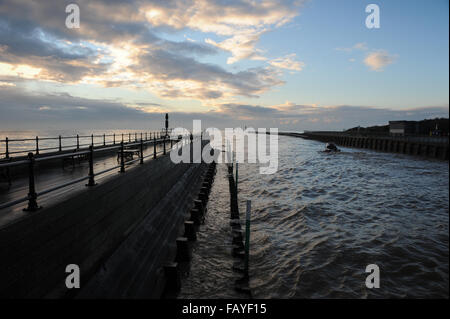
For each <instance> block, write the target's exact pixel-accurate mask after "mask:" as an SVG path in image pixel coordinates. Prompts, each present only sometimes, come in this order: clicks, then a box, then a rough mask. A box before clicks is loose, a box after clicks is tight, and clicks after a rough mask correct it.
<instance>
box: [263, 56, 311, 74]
mask: <svg viewBox="0 0 450 319" xmlns="http://www.w3.org/2000/svg"><path fill="white" fill-rule="evenodd" d="M295 59H296V54H295V53H293V54H289V55H286V56H285V57H283V58H278V59H274V60H271V61H270V62H269V64H270V65H272V66H274V67H277V68H281V69H287V70H291V71H301V70H302V69H303V67H304V66H305V63H303V62H301V61H296V60H295Z"/></svg>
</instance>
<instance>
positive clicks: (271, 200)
mask: <svg viewBox="0 0 450 319" xmlns="http://www.w3.org/2000/svg"><path fill="white" fill-rule="evenodd" d="M323 147H324V145H323V143H319V142H315V141H308V140H303V139H300V138H291V137H283V136H280V139H279V169H278V172H277V173H276V174H274V175H260V174H259V171H258V166H257V165H255V164H240V166H239V176H240V177H239V179H240V183H239V202H240V210H241V216H243V213H244V211H245V200H246V199H251V200H252V226H251V256H250V276H251V281H250V285H251V287H252V293H253V296H254V297H256V298H373V297H375V298H383V297H384V298H403V297H418V298H431V297H446V298H448V293H449V277H448V272H449V267H448V260H449V253H448V252H449V228H448V224H449V215H448V214H449V182H448V178H449V166H448V162H440V161H432V160H425V159H419V158H413V157H408V156H403V155H396V154H389V153H378V152H374V151H369V150H358V149H347V148H342V150H343V151H342V152H341V153H337V154H327V153H321V152H319V151H320V150H321V149H323ZM218 170H219V172H218V176H217V177H216V185H215V186H214V188H213V190H212V195H211V200H210V202H209V204H208V205H209V212H208V216H207V219H206V224H205V225H204V226H203V228H202V229H201V232H200V233H199V240H198V242H197V243H196V244H195V247H194V251H193V261H192V267H191V274H190V275H189V277H188V278H185V279H184V280H183V284H184V286H183V288H182V291H181V294H180V298H185V297H210V298H222V297H241V296H240V295H238V294H237V293H235V292H234V291H233V287H232V282H233V280H234V279H236V278H237V276H236V275H235V274H234V273H233V272H232V271H231V270H230V268H231V265H232V257H231V252H230V250H229V249H230V248H229V246H227V244H229V243H230V241H231V235H230V234H229V232H230V227H229V206H228V200H229V194H228V189H227V187H228V181H227V180H226V178H225V168H224V167H223V165H222V167H221V166H219V168H218ZM368 264H377V265H378V266H379V268H380V272H381V276H380V278H381V279H380V286H381V287H380V288H379V289H367V288H366V286H365V279H366V276H367V275H368V274H367V273H365V268H366V266H367V265H368Z"/></svg>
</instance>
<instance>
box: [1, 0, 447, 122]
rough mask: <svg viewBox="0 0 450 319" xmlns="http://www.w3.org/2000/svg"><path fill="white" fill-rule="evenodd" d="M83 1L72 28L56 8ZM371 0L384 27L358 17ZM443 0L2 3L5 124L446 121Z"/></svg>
mask: <svg viewBox="0 0 450 319" xmlns="http://www.w3.org/2000/svg"><path fill="white" fill-rule="evenodd" d="M70 3H76V4H77V5H78V6H79V8H80V28H79V29H69V28H67V27H66V26H65V20H66V17H67V15H68V14H67V13H66V12H65V8H66V6H67V5H68V4H70ZM369 3H376V4H378V5H379V7H380V17H381V20H380V21H381V27H380V28H379V29H368V28H366V25H365V19H366V17H367V15H368V14H367V13H366V12H365V8H366V6H367V5H368V4H369ZM448 12H449V2H448V1H447V0H434V1H401V0H389V1H377V2H370V1H363V0H343V1H335V0H287V1H284V0H273V1H270V0H260V1H257V0H253V1H252V0H229V1H224V0H208V1H207V0H167V1H163V0H155V1H151V0H148V1H146V0H129V1H117V0H113V1H112V0H94V1H87V0H78V1H76V2H75V1H56V0H55V1H49V0H42V1H29V0H2V1H0V125H1V127H2V129H23V130H25V129H35V128H55V129H60V128H64V127H73V128H83V127H84V128H92V126H94V125H95V127H96V128H107V129H108V128H109V129H116V128H117V129H118V128H124V129H125V128H142V129H146V128H149V127H150V128H151V127H152V126H154V125H157V127H159V126H160V125H161V123H162V117H161V114H162V113H165V112H170V113H171V114H172V115H171V120H172V122H171V124H172V126H175V125H177V126H183V125H184V126H188V127H189V125H191V124H189V123H192V122H191V121H190V120H191V119H194V118H195V119H202V120H203V121H204V122H205V125H207V126H215V127H219V128H223V127H225V126H229V127H230V126H231V127H233V126H239V125H244V124H245V125H247V126H255V127H278V128H279V129H280V130H303V129H343V128H349V127H353V126H357V125H374V124H386V123H387V121H389V120H393V119H423V118H434V117H443V116H445V117H448V100H449V91H448V86H449V71H448V68H449V65H448V61H449V45H448V36H449V34H448V26H449V20H448Z"/></svg>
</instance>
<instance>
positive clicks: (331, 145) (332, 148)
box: [324, 143, 341, 153]
mask: <svg viewBox="0 0 450 319" xmlns="http://www.w3.org/2000/svg"><path fill="white" fill-rule="evenodd" d="M340 151H341V150H340V149H338V148H337V146H336V145H335V144H334V143H327V145H326V146H325V150H324V152H327V153H334V152H340Z"/></svg>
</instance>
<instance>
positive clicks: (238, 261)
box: [228, 163, 252, 298]
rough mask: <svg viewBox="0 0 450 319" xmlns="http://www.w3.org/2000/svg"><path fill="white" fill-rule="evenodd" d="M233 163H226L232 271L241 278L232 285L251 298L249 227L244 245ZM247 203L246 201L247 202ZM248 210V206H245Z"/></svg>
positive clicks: (236, 164)
mask: <svg viewBox="0 0 450 319" xmlns="http://www.w3.org/2000/svg"><path fill="white" fill-rule="evenodd" d="M233 167H234V165H233V164H229V165H228V182H229V186H230V226H231V233H232V254H233V258H235V260H234V263H233V271H234V272H236V273H237V274H238V275H240V276H241V278H239V279H237V280H236V281H235V284H234V287H235V289H236V290H237V291H239V292H242V293H245V294H247V295H248V296H249V297H250V298H251V296H252V295H251V290H250V286H249V279H250V278H249V272H248V254H249V251H248V244H249V243H248V241H249V237H248V236H247V234H248V232H249V231H250V229H249V226H250V225H249V224H248V227H247V226H246V232H245V234H246V244H247V245H244V238H243V232H242V226H241V220H240V217H239V205H238V188H237V178H238V163H235V168H236V179H235V178H234V175H233ZM247 205H248V203H247ZM247 210H249V207H247Z"/></svg>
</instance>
